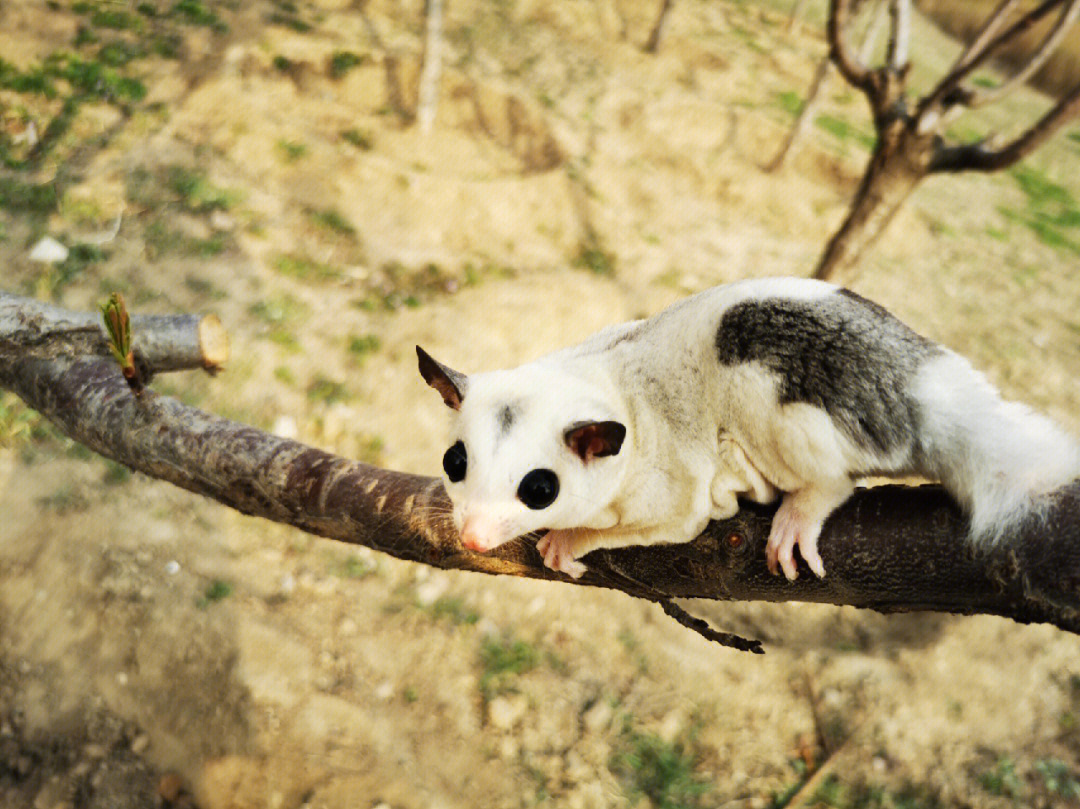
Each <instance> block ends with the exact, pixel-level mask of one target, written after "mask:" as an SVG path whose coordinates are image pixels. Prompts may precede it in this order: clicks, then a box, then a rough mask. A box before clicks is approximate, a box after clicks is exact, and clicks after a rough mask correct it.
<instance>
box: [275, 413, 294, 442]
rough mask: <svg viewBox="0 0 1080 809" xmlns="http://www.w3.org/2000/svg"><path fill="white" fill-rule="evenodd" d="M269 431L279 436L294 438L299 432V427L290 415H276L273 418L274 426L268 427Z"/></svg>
mask: <svg viewBox="0 0 1080 809" xmlns="http://www.w3.org/2000/svg"><path fill="white" fill-rule="evenodd" d="M270 432H272V433H273V434H274V435H276V436H279V437H281V438H290V439H295V438H296V437H297V436H298V435H299V434H300V428H299V427H298V426H297V424H296V419H294V418H293V417H292V416H278V417H277V418H276V419H274V426H273V427H271V428H270Z"/></svg>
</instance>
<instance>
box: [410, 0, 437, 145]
mask: <svg viewBox="0 0 1080 809" xmlns="http://www.w3.org/2000/svg"><path fill="white" fill-rule="evenodd" d="M424 12H425V13H424V22H425V26H424V31H425V34H424V66H423V67H422V68H421V69H420V88H419V90H418V91H417V104H416V124H417V126H419V127H420V132H421V133H422V134H424V135H426V134H428V133H429V132H431V127H432V125H433V124H434V123H435V112H436V110H437V109H438V106H439V82H440V81H441V80H442V47H443V45H442V40H443V0H427V2H426V3H425V5H424Z"/></svg>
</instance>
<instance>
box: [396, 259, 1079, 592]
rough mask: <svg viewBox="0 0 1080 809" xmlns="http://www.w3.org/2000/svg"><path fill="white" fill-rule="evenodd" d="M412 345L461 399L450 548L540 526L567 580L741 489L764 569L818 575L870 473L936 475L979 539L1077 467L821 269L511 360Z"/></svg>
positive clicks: (708, 295)
mask: <svg viewBox="0 0 1080 809" xmlns="http://www.w3.org/2000/svg"><path fill="white" fill-rule="evenodd" d="M417 354H418V356H419V361H420V373H421V374H422V375H423V377H424V379H425V380H426V381H427V382H428V384H430V385H431V386H432V387H433V388H435V389H436V390H437V391H438V392H439V393H440V394H441V395H442V398H443V400H444V401H445V402H446V404H447V405H449V406H450V407H451V408H453V409H454V411H455V412H456V416H455V418H454V421H453V426H452V428H451V429H452V443H451V446H450V448H449V449H448V450H447V451H446V454H445V455H444V457H443V470H444V472H445V484H446V489H447V492H448V493H449V496H450V499H451V501H452V503H453V520H454V524H455V526H456V527H457V529H458V531H459V532H460V534H461V539H462V542H463V543H464V545H465V546H466V547H468V548H471V549H473V550H478V551H486V550H490V549H492V548H495V547H497V546H499V545H501V544H503V543H504V542H507V541H508V540H511V539H513V538H515V537H518V536H522V535H528V534H532V535H534V536H540V538H539V541H538V543H537V547H538V549H539V550H540V553H541V554H542V555H543V557H544V562H545V564H547V566H548V567H551V568H553V569H555V570H559V571H562V572H564V573H567V574H569V575H570V576H574V577H578V576H581V575H582V574H583V573H584V572H585V565H584V564H583V563H582V562H581V561H579V560H580V559H581V557H582V556H584V555H585V554H587V553H588V552H589V551H591V550H594V549H596V548H616V547H622V546H627V545H651V544H656V543H671V542H686V541H689V540H691V539H693V538H694V537H695V536H697V535H698V534H699V533H700V532H701V531H702V530H703V529H704V528H705V526H706V524H707V523H708V521H709V520H710V519H724V518H727V517H731V516H732V515H734V514H735V512H736V511H737V509H738V503H737V499H738V498H740V497H743V498H748V499H750V500H753V501H757V502H768V501H771V500H773V499H775V498H777V497H780V496H782V497H783V500H782V502H781V504H780V507H779V510H778V511H777V512H776V516H775V517H774V519H773V524H772V530H771V533H770V536H769V540H768V544H767V546H766V547H767V550H766V554H767V562H768V566H769V569H770V570H771V571H772V572H773V573H776V572H777V565H778V564H779V567H780V568H782V569H783V571H784V573H785V575H786V576H787V577H788V578H789V579H793V578H795V576H796V560H795V556H794V550H795V547H796V546H798V547H799V550H800V553H801V555H802V557H803V559H804V560H805V561H806V563H807V564H808V565H809V567H810V569H811V570H812V571H813V572H814V573H816V574H817V575H818V576H824V575H825V568H824V565H823V564H822V561H821V556H820V555H819V553H818V549H817V540H818V536H819V534H820V533H821V529H822V525H823V524H824V522H825V519H826V518H827V517H828V516H829V514H830V513H831V512H832V511H833V510H834V509H835V508H836V507H837V506H839V505H840V504H841V503H843V502H844V501H845V500H846V499H847V498H848V496H849V495H851V493H852V490H853V488H854V482H855V481H856V480H857V479H858V478H861V477H865V476H869V475H887V476H899V475H910V474H916V475H922V476H925V477H928V478H932V479H935V480H939V481H941V482H942V483H943V484H944V485H945V487H946V488H947V489H948V490H949V491H950V492H951V493H952V494H953V496H954V497H955V498H956V499H957V500H958V501H959V502H960V504H961V505H962V506H963V507H964V509H965V510H966V512H967V514H968V515H969V517H970V522H971V539H972V541H974V542H977V543H992V542H994V540H995V539H996V538H998V537H999V536H1000V535H1001V534H1002V533H1004V532H1006V531H1008V530H1009V529H1010V528H1011V527H1015V525H1016V524H1017V523H1018V522H1020V521H1022V520H1025V519H1029V518H1034V517H1036V516H1037V514H1038V510H1039V508H1040V501H1041V500H1043V501H1044V500H1045V498H1044V497H1043V496H1044V495H1046V494H1047V493H1049V492H1051V491H1053V490H1055V489H1057V488H1059V487H1061V486H1062V485H1064V484H1065V483H1067V482H1069V481H1070V480H1072V479H1074V478H1076V477H1078V476H1080V450H1078V445H1077V442H1076V441H1074V439H1073V438H1071V437H1070V436H1068V435H1067V434H1066V433H1065V432H1064V431H1063V430H1062V429H1061V428H1060V427H1058V426H1057V425H1056V424H1055V423H1053V422H1052V421H1050V420H1049V419H1047V418H1045V417H1043V416H1040V415H1038V414H1036V413H1034V412H1033V411H1031V410H1030V409H1028V408H1027V407H1025V406H1024V405H1021V404H1017V403H1014V402H1006V401H1003V400H1002V399H1001V397H1000V396H999V394H998V392H997V391H996V390H995V389H994V387H993V386H992V385H991V384H990V383H989V382H988V381H987V380H986V379H985V377H983V375H982V374H981V373H979V372H978V371H976V370H975V369H974V368H972V366H971V365H970V364H969V363H968V361H967V360H965V359H964V358H962V357H960V356H959V355H957V354H955V353H953V352H952V351H950V350H948V349H946V348H943V347H942V346H940V345H937V344H936V343H933V342H931V341H930V340H927V339H926V338H924V337H921V336H919V335H918V334H916V333H915V332H914V331H912V330H911V329H910V328H908V327H907V326H905V325H904V324H903V323H901V322H900V321H899V320H897V319H896V318H895V317H894V316H892V315H891V314H889V313H888V312H887V311H886V310H885V309H884V308H882V307H881V306H879V305H877V304H875V303H872V302H870V301H868V300H866V299H865V298H862V297H860V296H859V295H856V294H855V293H853V292H850V291H849V290H846V289H842V288H839V287H835V286H833V285H831V284H828V283H825V282H822V281H814V280H809V279H802V278H766V279H758V280H746V281H739V282H736V283H732V284H727V285H724V286H719V287H715V288H713V289H709V290H706V291H705V292H702V293H700V294H698V295H695V296H693V297H691V298H688V299H686V300H684V301H682V302H680V303H677V304H675V305H674V306H671V307H670V308H668V309H666V310H664V311H663V312H661V313H660V314H658V315H656V316H655V317H652V318H649V319H647V320H637V321H633V322H630V323H625V324H622V325H618V326H613V327H611V328H608V329H605V330H603V331H601V332H599V333H597V334H595V335H594V336H592V337H591V338H589V339H588V340H586V341H585V342H584V343H581V344H580V345H577V346H573V347H571V348H566V349H563V350H560V351H556V352H554V353H552V354H548V355H546V356H543V357H541V358H539V359H537V360H535V361H533V362H529V363H527V364H525V365H521V366H519V367H517V368H513V369H510V370H500V371H490V372H485V373H477V374H471V375H468V376H466V375H464V374H461V373H458V372H457V371H454V370H452V369H451V368H449V367H447V366H445V365H442V364H440V363H438V362H436V361H435V360H434V359H432V358H431V357H430V356H429V355H428V354H427V353H425V352H424V350H423V349H421V348H420V347H419V346H417Z"/></svg>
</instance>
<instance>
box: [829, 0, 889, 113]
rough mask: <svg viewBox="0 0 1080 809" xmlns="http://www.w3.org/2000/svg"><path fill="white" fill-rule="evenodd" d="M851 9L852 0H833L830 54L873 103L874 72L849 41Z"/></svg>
mask: <svg viewBox="0 0 1080 809" xmlns="http://www.w3.org/2000/svg"><path fill="white" fill-rule="evenodd" d="M851 11H852V0H832V6H831V8H830V10H829V22H828V27H827V34H828V39H829V51H830V56H831V58H832V60H833V62H835V63H836V67H837V69H838V70H839V71H840V73H841V75H843V77H844V79H845V80H846V81H847V82H848V83H849V84H851V85H852V86H854V87H857V88H859V89H860V90H862V91H863V92H864V93H866V94H867V95H868V96H871V103H872V105H873V102H874V99H873V97H872V96H873V93H874V89H875V87H876V86H877V85H876V82H875V81H874V73H873V71H871V70H870V69H869V68H868V67H867V66H866V64H865V63H864V62H863V61H862V60H861V59H859V57H858V56H857V55H856V54H855V53H854V51H852V49H851V43H850V42H848V34H847V32H848V28H849V27H850V26H851Z"/></svg>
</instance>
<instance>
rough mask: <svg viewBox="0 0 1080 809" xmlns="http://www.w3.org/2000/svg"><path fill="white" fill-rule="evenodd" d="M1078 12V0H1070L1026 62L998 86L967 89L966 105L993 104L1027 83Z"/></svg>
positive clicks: (1061, 37) (1074, 19)
mask: <svg viewBox="0 0 1080 809" xmlns="http://www.w3.org/2000/svg"><path fill="white" fill-rule="evenodd" d="M1078 14H1080V0H1070V2H1069V4H1068V5H1067V6H1066V7H1065V8H1064V9H1062V11H1061V14H1060V15H1059V16H1058V19H1057V22H1055V23H1054V25H1053V27H1052V28H1051V29H1050V31H1049V32H1048V33H1047V35H1046V36H1045V37H1044V38H1043V41H1042V43H1041V44H1040V45H1039V47H1038V48H1036V49H1035V52H1034V53H1032V54H1031V57H1030V58H1029V59H1028V61H1027V63H1026V64H1025V65H1024V66H1023V67H1022V68H1020V70H1018V71H1017V72H1016V74H1015V75H1013V76H1012V77H1011V78H1010V79H1009V80H1008V81H1005V82H1002V84H1001V85H1000V86H999V87H994V88H987V89H980V88H975V89H971V90H969V91H968V94H967V106H969V107H971V108H972V109H974V108H975V107H981V106H983V105H985V104H993V103H994V102H995V101H999V100H1000V99H1002V98H1004V97H1005V96H1006V95H1008V94H1009V93H1011V92H1012V91H1013V90H1015V89H1016V88H1017V87H1019V86H1020V85H1022V84H1025V83H1027V81H1028V79H1030V78H1031V77H1032V76H1034V75H1035V74H1036V73H1038V72H1039V69H1040V68H1041V67H1042V66H1043V65H1044V64H1046V60H1047V59H1049V58H1050V57H1051V56H1052V55H1053V53H1054V51H1055V50H1057V47H1058V45H1060V44H1061V41H1062V40H1063V39H1064V38H1065V35H1066V34H1067V33H1069V28H1070V27H1072V24H1073V23H1074V22H1076V17H1077V15H1078Z"/></svg>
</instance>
